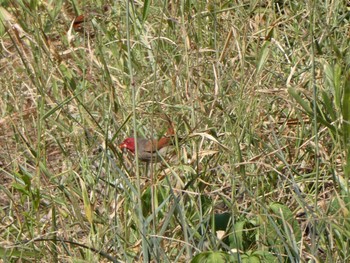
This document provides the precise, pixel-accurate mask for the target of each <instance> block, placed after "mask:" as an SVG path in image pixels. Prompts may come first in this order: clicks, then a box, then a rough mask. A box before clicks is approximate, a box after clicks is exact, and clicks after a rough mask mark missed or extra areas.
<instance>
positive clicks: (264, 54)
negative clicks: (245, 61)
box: [256, 41, 270, 74]
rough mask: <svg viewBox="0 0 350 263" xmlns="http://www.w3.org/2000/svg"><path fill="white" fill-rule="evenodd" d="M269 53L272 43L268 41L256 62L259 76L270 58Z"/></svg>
mask: <svg viewBox="0 0 350 263" xmlns="http://www.w3.org/2000/svg"><path fill="white" fill-rule="evenodd" d="M269 53H270V41H266V42H265V43H264V44H263V46H262V48H261V50H260V52H259V55H258V58H257V61H256V72H257V74H259V73H260V72H261V70H262V69H263V67H264V65H265V63H266V61H267V57H268V55H269Z"/></svg>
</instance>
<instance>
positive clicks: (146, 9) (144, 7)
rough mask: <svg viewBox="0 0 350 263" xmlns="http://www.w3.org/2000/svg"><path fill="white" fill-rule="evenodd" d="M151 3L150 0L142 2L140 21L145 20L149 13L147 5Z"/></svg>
mask: <svg viewBox="0 0 350 263" xmlns="http://www.w3.org/2000/svg"><path fill="white" fill-rule="evenodd" d="M150 5H151V1H150V0H145V1H144V3H143V10H142V21H143V22H145V21H146V19H147V16H148V13H149V7H150Z"/></svg>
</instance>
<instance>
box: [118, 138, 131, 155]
mask: <svg viewBox="0 0 350 263" xmlns="http://www.w3.org/2000/svg"><path fill="white" fill-rule="evenodd" d="M119 148H120V149H128V150H129V151H130V152H132V153H135V138H126V139H125V140H124V141H123V142H122V143H121V144H119Z"/></svg>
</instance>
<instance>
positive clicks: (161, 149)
mask: <svg viewBox="0 0 350 263" xmlns="http://www.w3.org/2000/svg"><path fill="white" fill-rule="evenodd" d="M174 134H175V133H174V128H173V126H172V125H171V124H170V127H169V129H168V131H167V133H166V134H165V136H164V137H162V138H160V139H159V140H157V139H152V140H147V139H143V138H136V140H137V149H138V153H137V155H138V158H139V160H140V161H143V162H148V163H149V162H159V161H160V160H162V158H161V157H159V156H158V155H162V156H164V155H165V153H166V152H167V146H169V144H170V142H171V136H172V135H174ZM119 148H120V149H127V150H129V151H130V152H131V153H132V154H135V151H136V149H135V138H132V137H131V138H126V139H125V140H124V141H123V142H122V143H121V144H119Z"/></svg>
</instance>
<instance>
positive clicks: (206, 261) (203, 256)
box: [191, 251, 229, 263]
mask: <svg viewBox="0 0 350 263" xmlns="http://www.w3.org/2000/svg"><path fill="white" fill-rule="evenodd" d="M228 260H229V255H228V254H226V253H224V252H214V251H207V252H202V253H199V254H197V255H196V256H195V257H194V258H193V259H192V261H191V263H221V262H222V263H224V262H228Z"/></svg>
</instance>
